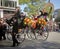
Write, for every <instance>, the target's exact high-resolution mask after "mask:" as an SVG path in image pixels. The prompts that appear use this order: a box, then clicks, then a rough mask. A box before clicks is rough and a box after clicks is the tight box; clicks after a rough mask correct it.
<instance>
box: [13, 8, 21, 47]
mask: <svg viewBox="0 0 60 49" xmlns="http://www.w3.org/2000/svg"><path fill="white" fill-rule="evenodd" d="M19 11H20V10H19V7H17V8H16V11H15V14H14V17H13V18H12V22H13V23H12V26H13V30H12V40H13V45H12V46H13V47H15V46H16V44H17V46H18V45H19V42H18V40H17V39H16V34H17V33H18V17H20V12H19Z"/></svg>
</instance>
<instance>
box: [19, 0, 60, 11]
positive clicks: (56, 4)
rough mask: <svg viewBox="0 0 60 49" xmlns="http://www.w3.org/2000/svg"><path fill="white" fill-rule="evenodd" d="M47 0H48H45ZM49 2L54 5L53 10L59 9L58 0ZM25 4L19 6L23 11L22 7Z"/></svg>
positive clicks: (59, 3)
mask: <svg viewBox="0 0 60 49" xmlns="http://www.w3.org/2000/svg"><path fill="white" fill-rule="evenodd" d="M47 1H48V0H47ZM47 1H46V2H47ZM50 2H51V3H52V4H53V5H54V10H56V9H60V0H50ZM25 6H26V5H22V6H20V7H21V9H22V11H23V9H24V7H25Z"/></svg>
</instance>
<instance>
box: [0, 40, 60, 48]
mask: <svg viewBox="0 0 60 49" xmlns="http://www.w3.org/2000/svg"><path fill="white" fill-rule="evenodd" d="M0 49H60V43H56V42H47V41H45V42H32V41H28V42H26V41H25V42H24V43H23V44H21V45H19V46H18V47H10V46H9V45H8V44H2V45H1V44H0Z"/></svg>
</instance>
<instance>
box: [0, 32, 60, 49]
mask: <svg viewBox="0 0 60 49" xmlns="http://www.w3.org/2000/svg"><path fill="white" fill-rule="evenodd" d="M11 45H12V41H8V40H7V41H0V49H60V33H59V32H50V34H49V37H48V39H47V40H46V41H44V42H42V41H37V40H25V41H24V42H23V43H22V44H20V45H19V46H18V47H10V46H11Z"/></svg>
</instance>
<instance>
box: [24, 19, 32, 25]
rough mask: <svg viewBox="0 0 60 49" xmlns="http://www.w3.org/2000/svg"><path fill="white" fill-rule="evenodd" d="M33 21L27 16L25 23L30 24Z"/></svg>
mask: <svg viewBox="0 0 60 49" xmlns="http://www.w3.org/2000/svg"><path fill="white" fill-rule="evenodd" d="M31 23H32V19H30V18H25V19H24V24H25V25H30V24H31Z"/></svg>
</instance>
